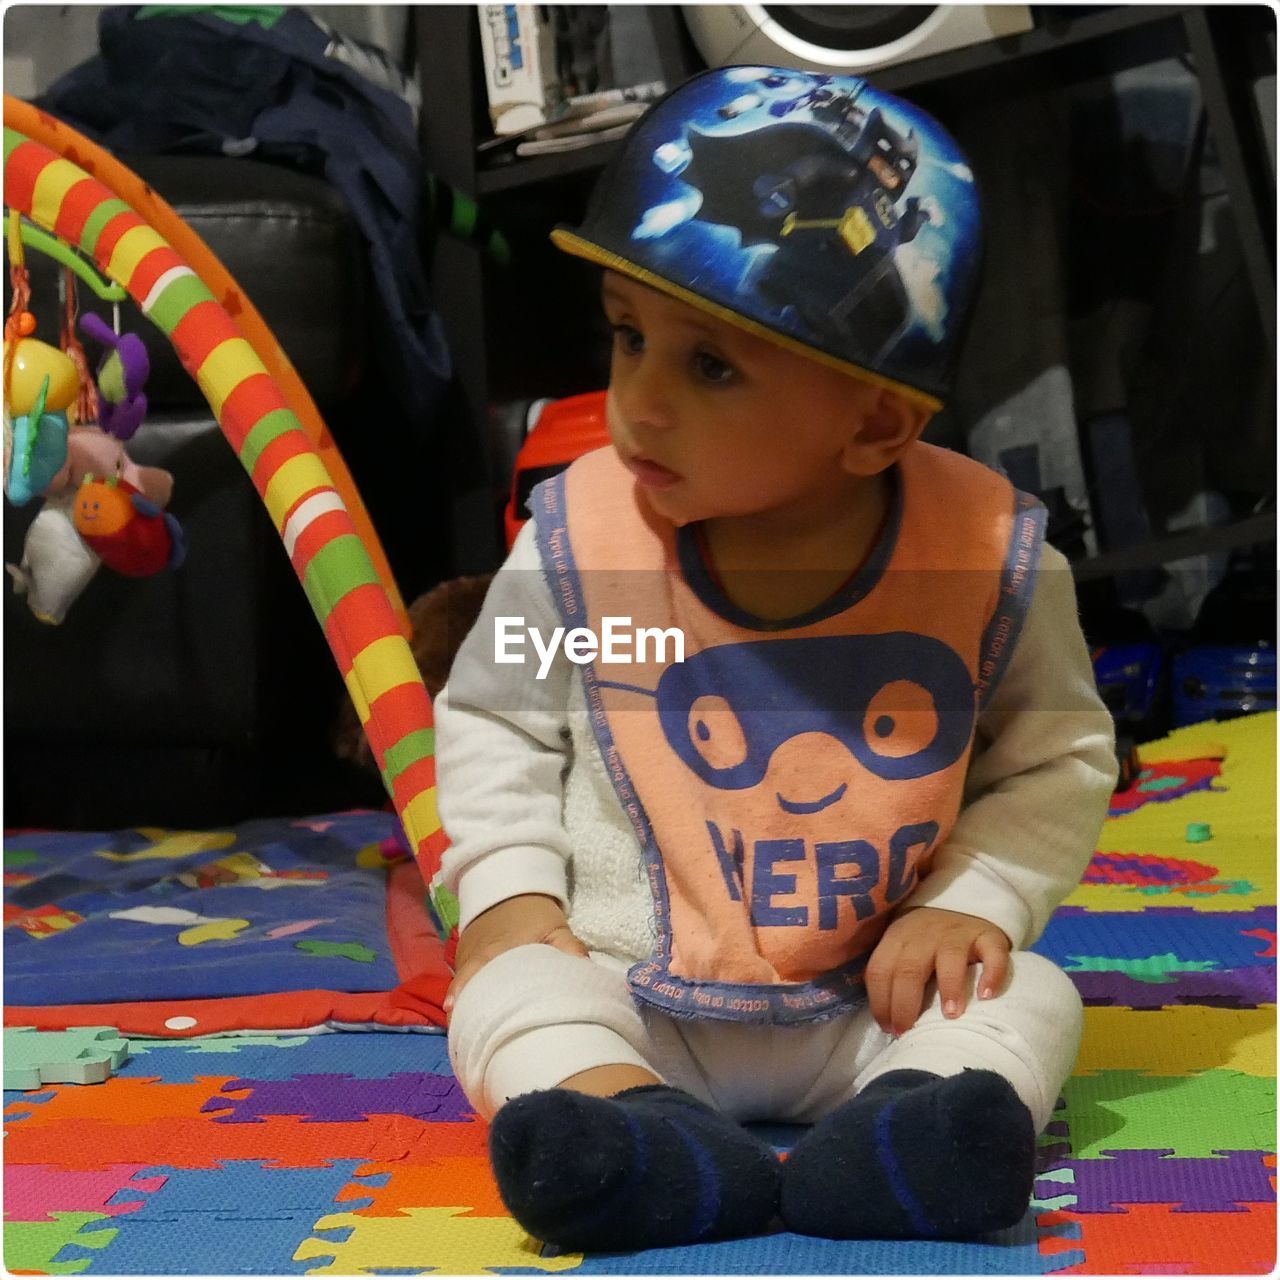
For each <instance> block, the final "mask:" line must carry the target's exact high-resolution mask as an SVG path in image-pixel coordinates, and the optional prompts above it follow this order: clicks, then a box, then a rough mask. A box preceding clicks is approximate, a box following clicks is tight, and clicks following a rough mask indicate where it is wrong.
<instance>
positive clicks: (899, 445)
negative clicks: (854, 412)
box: [844, 387, 933, 476]
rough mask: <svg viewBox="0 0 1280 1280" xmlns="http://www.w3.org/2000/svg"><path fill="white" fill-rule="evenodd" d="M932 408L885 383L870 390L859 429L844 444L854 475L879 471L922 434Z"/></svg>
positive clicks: (847, 465)
mask: <svg viewBox="0 0 1280 1280" xmlns="http://www.w3.org/2000/svg"><path fill="white" fill-rule="evenodd" d="M931 417H933V410H932V409H930V408H929V407H928V406H927V405H924V404H921V403H920V402H919V401H918V400H909V399H908V398H907V397H906V396H902V395H899V394H898V393H897V392H895V391H890V390H889V389H887V388H884V387H874V388H870V389H869V390H868V393H867V395H866V397H865V399H864V401H863V407H862V414H861V419H860V421H859V423H858V426H857V429H856V430H855V431H854V432H853V435H852V436H851V437H850V439H849V442H848V444H846V445H845V451H844V465H845V469H846V470H847V471H848V472H850V474H852V475H863V476H872V475H878V474H879V473H880V472H881V471H883V470H884V469H885V468H886V467H890V466H892V465H893V464H894V463H895V462H896V461H897V460H898V458H899V457H900V456H901V455H902V453H903V452H904V451H905V450H906V448H907V446H908V445H911V444H914V443H915V441H916V440H918V439H919V438H920V433H921V432H922V431H923V430H924V428H925V424H926V423H927V422H928V421H929V419H930V418H931Z"/></svg>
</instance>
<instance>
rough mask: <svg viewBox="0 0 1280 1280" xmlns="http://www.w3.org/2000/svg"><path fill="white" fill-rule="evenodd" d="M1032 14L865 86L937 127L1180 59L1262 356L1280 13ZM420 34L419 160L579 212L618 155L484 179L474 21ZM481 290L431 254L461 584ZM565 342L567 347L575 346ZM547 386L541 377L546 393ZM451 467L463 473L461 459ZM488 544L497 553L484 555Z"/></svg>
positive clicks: (497, 362) (1201, 548)
mask: <svg viewBox="0 0 1280 1280" xmlns="http://www.w3.org/2000/svg"><path fill="white" fill-rule="evenodd" d="M648 11H649V13H650V15H651V22H652V24H653V31H654V35H655V37H656V42H657V45H658V48H659V55H660V59H661V62H662V67H663V75H664V78H665V79H666V80H667V83H668V84H672V85H674V84H677V83H679V82H680V81H682V80H683V79H685V78H687V77H688V76H689V75H691V74H693V73H694V72H695V71H697V70H698V69H699V68H700V67H701V65H702V64H701V62H700V60H699V58H698V55H697V53H696V51H695V50H694V49H693V47H692V44H691V42H690V40H689V38H688V34H687V32H686V31H685V29H684V25H683V20H682V18H681V16H680V12H679V8H678V7H677V6H670V5H653V6H649V7H648ZM1033 13H1034V14H1035V18H1036V26H1035V28H1034V29H1033V30H1032V31H1029V32H1025V33H1022V34H1018V35H1011V36H1006V37H1003V38H1001V39H999V40H995V41H989V42H986V43H984V44H981V45H976V46H972V47H970V48H967V49H956V50H952V51H950V52H947V53H943V54H939V55H937V56H935V57H930V58H924V59H919V60H917V61H914V62H911V63H905V64H903V65H901V66H896V67H888V68H883V69H880V70H878V71H875V72H874V73H872V79H873V80H874V82H875V84H876V85H877V87H880V88H883V89H886V90H889V91H895V92H897V91H902V92H906V93H907V94H908V95H909V96H911V97H912V98H914V99H915V100H916V101H918V102H919V103H920V104H921V105H922V106H924V107H925V108H926V109H927V110H931V111H933V112H934V113H935V114H937V115H939V116H940V117H941V118H943V119H944V120H945V119H946V118H947V116H948V114H950V113H951V112H952V111H957V112H960V113H963V111H964V110H965V109H967V108H970V107H972V106H974V105H975V104H999V105H1000V106H1001V107H1002V108H1003V109H1006V110H1008V111H1011V112H1016V111H1017V110H1018V109H1019V108H1018V103H1019V100H1020V99H1022V98H1026V97H1029V96H1032V95H1036V94H1038V93H1040V92H1042V91H1043V89H1044V88H1045V86H1046V85H1047V84H1053V83H1057V84H1073V83H1080V82H1082V81H1087V80H1090V79H1094V78H1097V77H1102V76H1107V75H1114V74H1115V73H1117V72H1119V71H1123V70H1128V69H1131V68H1135V67H1140V66H1144V65H1147V64H1149V63H1152V62H1156V61H1160V60H1163V59H1165V58H1170V57H1176V58H1180V59H1182V60H1183V61H1184V62H1186V63H1187V64H1188V65H1189V66H1190V67H1191V68H1192V69H1193V70H1194V72H1195V74H1196V76H1197V78H1198V79H1199V81H1200V84H1201V93H1202V98H1203V102H1204V107H1205V111H1206V115H1207V118H1208V125H1209V129H1210V131H1211V133H1212V135H1213V138H1214V141H1215V143H1216V144H1217V148H1218V155H1219V160H1220V162H1221V165H1222V168H1223V175H1224V179H1225V181H1226V185H1227V189H1228V191H1227V194H1228V197H1229V203H1230V206H1231V209H1232V213H1233V215H1234V220H1235V224H1236V230H1237V232H1238V234H1239V237H1240V242H1241V249H1242V253H1243V255H1244V259H1245V266H1246V270H1247V274H1248V277H1249V284H1250V287H1251V288H1252V291H1253V296H1254V300H1255V302H1256V305H1257V310H1258V317H1259V331H1260V332H1261V333H1262V334H1263V335H1264V337H1265V339H1266V342H1265V346H1266V347H1267V349H1274V346H1275V341H1276V317H1275V309H1276V294H1275V256H1274V255H1275V246H1274V241H1273V238H1272V231H1273V229H1274V223H1275V184H1274V180H1273V178H1272V171H1271V168H1270V163H1269V158H1268V156H1267V154H1266V149H1265V139H1264V137H1263V130H1262V128H1261V122H1260V120H1259V118H1258V114H1257V109H1256V107H1255V106H1254V104H1253V103H1252V101H1251V100H1250V94H1249V89H1248V86H1249V84H1250V81H1251V79H1252V78H1253V77H1255V76H1256V75H1257V74H1259V70H1260V69H1263V70H1266V69H1270V70H1272V71H1273V70H1274V55H1273V53H1271V52H1270V51H1267V52H1266V56H1263V54H1262V53H1261V52H1260V50H1263V49H1265V47H1266V45H1267V40H1266V38H1265V37H1266V36H1267V35H1268V34H1270V33H1274V30H1275V15H1274V12H1273V11H1272V10H1271V9H1270V8H1269V7H1268V6H1266V5H1262V4H1253V5H1233V4H1221V5H1207V6H1197V5H1165V4H1124V5H1113V6H1106V7H1096V6H1090V7H1088V8H1080V7H1077V6H1071V5H1047V6H1035V7H1033ZM415 26H416V30H417V33H418V39H417V48H418V55H419V78H420V83H421V84H422V88H423V97H424V104H423V120H424V138H423V143H424V154H425V155H426V157H427V161H428V164H429V165H430V166H431V168H432V169H433V171H434V172H435V173H437V174H438V175H439V176H440V177H442V178H444V179H446V180H447V181H449V182H451V183H452V184H453V185H454V186H456V187H458V188H459V189H461V190H462V191H465V192H467V193H468V194H471V195H473V196H476V197H480V198H485V197H493V198H495V200H496V204H495V206H494V208H495V209H498V208H507V209H518V208H522V207H524V206H525V205H526V204H527V205H528V206H529V207H530V208H536V209H538V211H539V212H538V217H541V216H542V213H543V210H544V208H545V209H546V210H549V211H550V212H549V213H548V215H547V216H548V218H549V221H556V220H558V219H559V217H560V216H562V214H563V213H564V209H563V208H559V207H556V208H553V206H557V204H558V205H561V206H563V205H572V204H573V202H575V201H577V200H578V199H579V198H580V197H581V196H582V192H583V191H584V189H585V187H584V183H585V182H586V180H588V179H589V177H590V175H591V174H592V173H594V172H595V171H597V170H599V169H600V168H601V167H603V165H604V164H605V163H607V161H608V160H609V159H610V158H611V157H612V156H613V155H614V154H615V153H616V152H617V150H618V149H619V147H620V146H621V145H622V144H621V143H620V142H618V141H612V142H605V143H598V144H596V145H594V146H590V147H584V148H582V149H581V150H578V151H571V152H562V153H559V154H551V155H544V156H536V157H527V158H514V159H511V160H509V161H507V162H505V163H501V164H490V165H489V166H488V167H485V168H481V167H480V163H481V161H483V160H485V159H486V158H487V157H486V156H485V155H484V154H483V153H480V154H477V151H476V144H477V142H478V141H479V140H480V139H481V138H483V137H486V136H487V135H488V132H489V128H490V126H489V121H488V116H487V110H486V104H485V103H484V101H483V99H484V91H483V84H482V80H483V76H482V67H481V59H480V47H479V44H480V42H479V32H478V26H477V23H476V20H475V10H474V8H473V7H472V6H449V5H426V6H418V7H416V9H415ZM1270 49H1272V50H1273V49H1274V44H1271V46H1270ZM1262 63H1266V64H1268V65H1267V66H1265V67H1264V66H1261V64H1262ZM522 192H524V193H526V194H524V195H522V194H521V193H522ZM578 212H580V210H579V211H578ZM491 285H492V273H490V272H489V270H488V268H486V266H485V264H484V262H483V260H482V259H481V257H480V255H479V253H478V252H476V251H475V250H474V249H471V248H469V247H465V246H458V245H456V244H453V245H444V246H441V247H438V249H437V253H436V258H435V261H434V264H433V274H432V288H433V292H434V294H435V297H436V300H437V303H438V305H439V307H440V310H441V313H442V315H444V316H445V319H446V324H447V326H448V330H449V338H450V345H451V347H452V348H453V351H454V356H455V362H456V366H457V372H458V384H459V388H460V391H461V398H462V400H463V401H465V409H466V413H467V416H468V417H469V419H470V424H471V426H470V428H469V430H470V433H471V438H470V440H469V441H467V442H466V443H465V449H464V445H463V443H461V442H460V443H459V445H458V449H459V450H460V451H470V457H469V458H468V459H467V460H466V476H467V484H466V485H464V486H463V487H466V488H468V489H469V492H468V495H467V498H468V501H469V503H470V506H469V509H468V512H467V514H466V515H465V516H464V517H462V518H461V519H456V520H455V524H456V527H457V530H458V538H457V549H458V551H459V552H460V562H459V565H458V571H459V572H476V571H480V570H483V569H485V568H489V567H491V566H492V564H493V563H496V561H497V559H498V558H500V557H498V556H497V548H496V536H497V535H496V521H494V522H493V526H494V527H493V529H492V530H491V531H490V530H487V529H486V528H485V527H484V526H485V522H486V520H487V518H488V510H487V506H486V504H491V503H492V499H493V493H494V484H493V474H492V473H493V472H496V471H497V470H498V469H500V467H501V465H502V464H501V462H500V461H498V462H495V457H497V456H498V454H497V452H496V451H495V450H494V448H493V443H494V442H493V440H492V439H491V438H490V437H489V434H488V430H489V428H487V427H486V425H485V424H487V423H488V420H489V410H490V400H491V398H492V397H493V394H494V391H495V388H496V387H503V384H504V381H507V380H504V378H503V377H501V376H498V377H494V376H492V375H493V374H494V372H495V371H499V372H500V371H502V370H505V369H507V368H508V366H510V365H511V359H510V356H509V355H503V354H502V350H503V347H502V342H501V341H495V339H494V334H493V333H491V332H489V330H490V328H491V322H492V319H493V314H492V313H493V311H494V310H495V307H494V303H493V291H492V289H491ZM504 287H505V297H504V298H503V303H502V306H501V313H502V314H504V315H507V314H509V315H511V316H520V315H527V314H528V313H529V312H528V308H530V307H534V306H544V305H545V299H546V288H547V283H546V280H545V279H544V278H542V277H539V276H538V274H537V271H536V268H535V269H534V270H533V271H532V275H530V271H529V270H528V268H527V264H526V272H525V278H523V279H521V280H515V278H514V277H513V283H512V284H510V285H508V286H504ZM522 289H523V290H524V291H525V292H523V293H522V292H521V290H522ZM517 323H518V322H517ZM570 332H571V334H572V336H571V337H570V339H569V341H570V343H571V344H572V342H573V341H575V340H576V339H577V338H579V337H580V336H581V335H579V334H576V333H572V331H570ZM539 367H540V368H541V366H539ZM547 376H548V375H547V374H546V373H545V372H544V373H543V374H542V375H541V377H542V383H541V385H543V386H544V387H545V386H546V385H548V384H547V382H546V377H547ZM503 393H505V394H510V393H511V387H510V386H506V387H504V391H503ZM453 461H454V464H455V465H459V466H460V465H461V459H454V460H453ZM482 473H484V474H482ZM490 533H491V534H492V538H493V542H492V543H489V544H486V537H488V536H489V535H490ZM1274 539H1275V518H1274V516H1254V517H1249V518H1246V519H1242V520H1237V521H1236V522H1235V523H1233V524H1231V525H1227V526H1220V527H1210V528H1206V529H1196V530H1189V531H1187V532H1185V533H1180V534H1177V535H1174V536H1168V537H1164V536H1161V537H1155V538H1151V539H1149V540H1147V541H1146V542H1144V543H1142V544H1141V545H1138V546H1133V547H1127V548H1124V549H1117V550H1115V551H1110V552H1107V553H1105V554H1102V555H1097V556H1093V557H1090V558H1088V559H1084V560H1081V561H1078V562H1077V563H1076V564H1074V565H1073V569H1074V572H1075V574H1076V577H1077V579H1078V580H1079V581H1082V582H1084V581H1090V580H1095V579H1100V578H1107V577H1114V576H1115V575H1116V574H1118V573H1125V572H1129V571H1131V570H1133V569H1135V568H1146V567H1152V566H1156V565H1160V564H1165V563H1169V562H1171V561H1174V560H1178V559H1183V558H1186V557H1188V556H1192V555H1197V554H1203V553H1206V552H1212V551H1222V550H1229V549H1231V548H1234V547H1239V546H1246V545H1251V544H1256V543H1260V542H1267V541H1273V540H1274Z"/></svg>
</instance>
